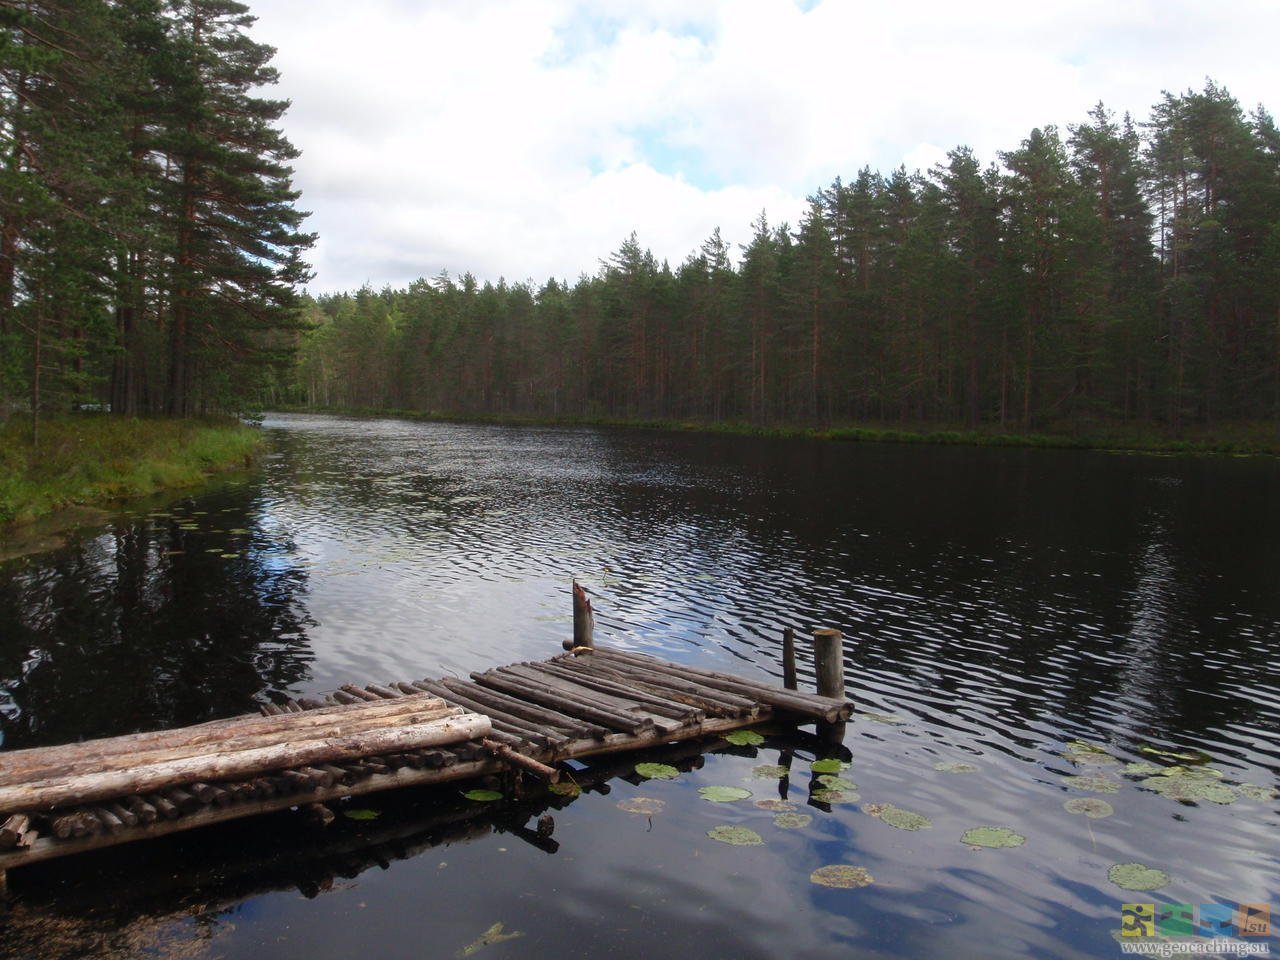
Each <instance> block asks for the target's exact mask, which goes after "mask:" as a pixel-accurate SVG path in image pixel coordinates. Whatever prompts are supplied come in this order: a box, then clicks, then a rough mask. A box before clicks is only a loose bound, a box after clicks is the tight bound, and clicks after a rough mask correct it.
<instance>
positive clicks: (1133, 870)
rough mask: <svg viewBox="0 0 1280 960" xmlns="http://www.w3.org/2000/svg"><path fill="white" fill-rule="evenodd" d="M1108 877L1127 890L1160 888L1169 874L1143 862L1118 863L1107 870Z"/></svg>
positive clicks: (1167, 879) (1167, 880)
mask: <svg viewBox="0 0 1280 960" xmlns="http://www.w3.org/2000/svg"><path fill="white" fill-rule="evenodd" d="M1107 879H1108V880H1110V881H1111V882H1112V883H1114V884H1115V885H1116V886H1117V887H1123V888H1124V889H1125V890H1159V889H1160V888H1161V887H1163V886H1164V885H1165V884H1166V883H1168V882H1169V875H1168V874H1167V873H1165V872H1164V871H1163V870H1157V869H1156V868H1155V867H1148V866H1147V865H1146V864H1142V863H1117V864H1114V865H1113V866H1112V867H1111V869H1110V870H1108V871H1107Z"/></svg>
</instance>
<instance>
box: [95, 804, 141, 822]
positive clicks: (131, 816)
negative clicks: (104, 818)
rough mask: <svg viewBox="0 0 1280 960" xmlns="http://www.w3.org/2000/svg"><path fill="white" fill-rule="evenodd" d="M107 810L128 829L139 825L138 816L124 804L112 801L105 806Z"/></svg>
mask: <svg viewBox="0 0 1280 960" xmlns="http://www.w3.org/2000/svg"><path fill="white" fill-rule="evenodd" d="M103 806H104V807H105V809H107V810H110V811H111V812H112V813H113V814H115V817H116V819H117V820H119V821H120V822H121V823H123V824H124V825H125V826H127V827H136V826H137V825H138V815H137V814H136V813H134V812H133V811H132V810H130V809H128V808H127V807H126V806H125V805H124V804H122V803H118V802H116V801H112V802H111V803H107V804H104V805H103Z"/></svg>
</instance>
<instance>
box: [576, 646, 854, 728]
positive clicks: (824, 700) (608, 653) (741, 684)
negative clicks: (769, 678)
mask: <svg viewBox="0 0 1280 960" xmlns="http://www.w3.org/2000/svg"><path fill="white" fill-rule="evenodd" d="M589 655H590V656H603V657H605V658H606V659H615V660H621V661H623V662H628V663H638V664H639V665H641V666H649V667H650V668H651V669H654V670H659V671H666V672H671V673H674V674H675V675H677V676H681V675H684V676H689V677H692V678H694V679H696V680H697V681H698V682H699V683H702V684H704V685H705V686H709V687H715V688H718V689H721V690H727V691H729V692H730V693H737V694H740V695H742V696H745V697H752V698H754V699H756V700H758V701H759V702H761V703H767V704H768V705H769V706H771V707H774V708H776V709H778V710H785V711H787V712H789V713H796V714H799V715H800V716H802V717H808V718H810V719H813V720H825V721H827V722H828V723H833V722H835V721H837V720H847V719H849V717H850V716H851V715H852V714H853V704H851V703H849V702H848V701H846V700H835V699H832V698H830V697H823V696H819V695H817V694H806V693H792V692H791V691H790V690H783V689H781V688H780V687H772V686H769V685H768V684H765V683H759V682H757V681H755V680H748V679H745V678H743V677H732V676H729V675H727V674H723V673H716V672H715V671H713V670H703V669H701V668H699V667H689V666H685V665H684V664H672V663H668V662H667V661H665V660H659V659H657V658H655V657H649V656H646V655H644V654H636V653H630V652H626V653H624V652H622V651H618V650H602V649H600V648H597V649H596V650H595V651H594V653H592V654H589Z"/></svg>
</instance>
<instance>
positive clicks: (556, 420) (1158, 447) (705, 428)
mask: <svg viewBox="0 0 1280 960" xmlns="http://www.w3.org/2000/svg"><path fill="white" fill-rule="evenodd" d="M290 409H292V410H293V412H297V413H308V412H313V413H335V414H339V415H342V416H357V417H396V418H402V419H407V420H425V421H430V422H441V423H492V424H501V425H507V426H578V427H581V426H587V427H622V428H627V429H638V430H668V431H678V432H689V433H720V434H732V435H737V436H751V437H776V438H789V439H791V438H800V439H809V440H832V441H845V442H867V443H932V444H947V445H963V446H979V447H1040V448H1046V449H1062V450H1110V451H1121V452H1140V453H1165V454H1227V455H1234V456H1277V455H1280V428H1278V427H1277V426H1276V425H1275V424H1268V423H1232V424H1222V425H1219V426H1218V427H1216V428H1214V429H1213V430H1208V429H1205V428H1190V429H1187V430H1184V431H1183V432H1182V434H1181V435H1178V436H1174V435H1172V434H1169V433H1167V432H1165V431H1162V430H1161V429H1159V428H1158V427H1155V426H1152V425H1148V424H1125V423H1099V424H1096V425H1094V426H1092V427H1090V428H1088V429H1078V430H1076V431H1072V430H1069V429H1063V430H1061V431H1044V432H1035V433H1010V432H1006V431H1004V430H1001V429H999V428H998V427H986V428H983V429H978V430H965V429H960V428H955V429H950V428H945V429H944V428H936V429H933V428H921V429H914V430H913V429H910V428H901V427H895V426H883V425H858V426H833V427H805V426H794V425H785V424H783V425H760V424H754V423H743V422H737V421H727V422H708V421H703V420H641V419H635V420H628V419H620V418H608V417H529V416H517V415H511V416H492V415H488V416H486V415H480V414H475V415H455V414H444V413H435V412H422V411H415V410H332V411H321V410H313V411H308V410H306V409H303V408H290Z"/></svg>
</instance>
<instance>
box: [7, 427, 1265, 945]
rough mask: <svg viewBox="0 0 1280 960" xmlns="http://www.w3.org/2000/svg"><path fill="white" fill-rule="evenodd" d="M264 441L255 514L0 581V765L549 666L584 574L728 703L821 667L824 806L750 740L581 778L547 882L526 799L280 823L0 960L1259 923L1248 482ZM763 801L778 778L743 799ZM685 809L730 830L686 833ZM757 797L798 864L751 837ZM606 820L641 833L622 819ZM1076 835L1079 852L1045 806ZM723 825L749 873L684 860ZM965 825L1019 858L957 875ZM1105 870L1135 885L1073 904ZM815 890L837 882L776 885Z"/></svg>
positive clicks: (177, 855) (36, 566)
mask: <svg viewBox="0 0 1280 960" xmlns="http://www.w3.org/2000/svg"><path fill="white" fill-rule="evenodd" d="M266 430H267V432H268V434H269V438H270V450H271V452H270V453H269V455H268V456H267V458H266V460H265V463H264V464H263V466H262V469H261V470H260V471H259V472H258V473H256V474H254V475H252V476H248V477H242V478H236V479H233V480H230V481H225V482H222V483H220V484H219V485H217V486H215V487H213V488H211V489H209V490H207V491H203V492H201V493H200V494H199V495H196V496H189V497H185V498H182V499H180V500H177V501H157V502H153V503H149V504H145V505H141V506H138V507H137V508H135V509H134V510H132V511H131V512H129V513H126V514H123V515H121V516H118V517H116V518H114V519H113V520H112V521H111V522H110V523H108V524H107V525H106V526H105V527H100V528H96V529H90V530H85V531H81V532H80V533H78V534H75V535H73V536H72V537H71V538H70V540H69V542H68V543H67V545H66V546H65V547H63V548H61V549H57V550H54V551H52V552H47V553H42V554H37V555H32V556H28V557H26V558H22V559H18V560H12V561H9V562H7V563H4V564H0V732H2V733H3V737H4V741H3V746H4V748H19V747H25V746H32V745H36V744H47V743H57V742H63V741H69V740H75V739H78V738H83V737H94V736H102V735H109V734H115V733H122V732H128V731H133V730H138V729H144V728H155V727H162V726H167V725H174V724H183V723H190V722H195V721H199V720H203V719H208V718H211V717H216V716H225V715H230V714H234V713H238V712H243V711H246V710H251V709H253V707H254V703H255V701H260V700H262V699H264V698H270V697H273V696H275V697H282V696H284V695H292V696H297V695H300V694H309V693H317V692H321V691H325V690H329V689H332V688H333V687H335V686H337V685H338V684H341V683H345V682H352V681H355V682H368V681H377V682H384V681H387V680H400V679H412V678H419V677H425V676H433V677H435V676H441V675H444V674H451V673H452V674H458V675H462V676H465V675H466V674H467V673H468V672H470V671H472V670H476V669H482V668H485V667H489V666H493V665H497V664H500V663H506V662H511V661H515V660H520V659H531V658H541V657H545V656H549V655H551V654H554V653H556V652H558V651H559V649H560V641H561V639H562V638H564V637H565V636H566V635H567V634H568V632H569V629H570V617H569V611H570V605H569V596H568V587H569V583H570V579H571V578H572V577H577V578H578V579H579V580H580V581H581V582H582V583H583V584H584V585H585V586H586V587H588V589H589V590H590V591H591V592H592V593H593V594H594V600H593V602H594V605H595V607H596V609H597V637H598V639H600V640H601V641H602V642H605V641H607V642H611V643H613V644H615V645H619V646H624V647H628V648H632V649H637V650H643V651H647V652H652V653H655V654H657V655H660V656H664V657H667V658H669V659H674V660H679V661H687V662H691V663H698V664H701V665H706V666H711V667H714V668H719V669H724V670H728V671H733V672H737V673H742V674H747V675H751V676H757V677H761V678H773V679H777V678H779V677H780V676H781V666H780V646H781V632H782V630H783V628H784V627H786V626H792V627H795V628H796V629H797V630H799V631H801V632H802V635H803V634H805V633H807V632H808V631H810V630H812V629H813V628H815V627H819V626H831V627H837V628H839V629H841V630H843V631H844V632H845V635H846V637H847V647H846V651H847V655H846V665H845V669H846V675H847V678H848V688H849V694H850V696H851V697H852V698H853V699H854V700H855V702H856V704H857V706H858V708H859V710H860V711H862V713H861V714H859V715H858V716H857V717H856V719H855V721H854V722H852V723H850V724H849V726H848V729H847V733H846V736H845V741H844V748H845V749H846V750H847V753H846V754H845V756H847V757H848V758H849V759H850V760H851V765H850V766H849V768H848V769H847V770H845V771H844V772H843V774H842V775H843V776H844V777H845V778H847V779H849V780H853V781H855V782H856V784H857V787H856V794H857V795H858V798H859V799H857V800H856V801H852V802H846V803H837V804H831V805H826V804H815V803H813V802H810V796H809V794H810V788H811V776H810V771H809V764H810V761H811V760H813V759H814V758H815V756H820V755H823V754H824V749H823V748H822V747H821V746H820V745H819V744H817V743H815V741H814V740H813V739H812V738H811V737H807V736H805V735H803V734H801V735H798V736H791V735H788V734H785V733H784V732H781V731H777V732H770V733H769V737H768V739H767V740H766V742H765V744H764V745H763V746H760V747H754V748H741V747H739V748H730V749H727V750H726V749H724V748H723V747H720V748H717V749H716V750H713V751H711V752H709V753H707V754H705V755H703V756H698V755H697V754H696V752H691V751H689V750H684V751H677V752H676V754H674V755H672V756H670V757H666V759H668V760H670V761H671V762H674V763H675V764H676V765H677V766H679V767H680V768H681V769H682V770H683V772H682V774H681V776H680V777H679V778H678V779H677V780H674V781H670V782H657V781H644V780H642V779H641V778H639V777H637V776H635V775H634V774H633V773H630V767H631V764H632V763H633V762H634V761H635V759H636V758H634V757H632V758H625V759H622V760H620V759H618V758H614V759H612V760H610V761H609V763H610V764H612V766H607V765H602V766H601V767H600V768H598V769H592V770H586V771H583V773H582V779H583V781H584V782H598V786H597V787H596V789H594V790H589V791H587V792H585V793H584V794H583V795H582V796H580V797H578V798H576V799H574V800H572V801H571V802H563V801H561V802H559V805H558V806H557V807H556V808H554V809H551V812H552V813H553V815H554V817H555V822H556V829H555V833H554V843H552V844H546V843H541V844H539V843H538V842H537V841H536V838H534V837H533V836H532V833H531V831H530V829H529V828H530V827H532V826H533V823H532V820H531V819H530V818H531V817H532V816H534V815H535V814H538V813H541V812H542V811H543V810H544V809H548V807H547V802H546V801H545V800H543V801H540V800H538V799H536V798H532V799H530V800H528V801H526V802H524V803H523V804H515V803H511V804H505V805H502V806H501V807H500V808H499V809H496V810H489V811H486V812H485V813H484V814H481V815H478V814H477V811H476V809H475V804H472V803H471V802H469V801H464V800H462V798H461V797H460V796H459V792H458V790H457V788H456V787H451V788H448V789H441V790H436V791H422V792H417V793H412V794H408V795H404V796H379V797H375V798H370V799H369V800H368V802H367V803H362V806H365V807H371V808H375V809H376V811H377V812H378V813H379V814H380V816H379V817H378V818H377V820H375V821H354V820H347V819H345V818H339V822H338V823H337V824H335V825H334V826H333V827H331V828H329V829H328V830H326V831H319V830H317V829H316V828H313V827H310V826H308V825H307V824H305V823H302V822H300V821H301V820H302V819H303V818H301V817H300V816H296V815H292V816H291V815H282V816H278V817H272V818H266V819H264V820H263V821H261V822H256V823H250V824H242V825H239V826H235V827H231V828H228V829H225V830H214V831H197V832H195V833H193V834H189V835H181V836H179V837H175V838H173V839H171V840H166V841H157V842H153V843H147V844H137V845H133V846H131V847H125V848H120V849H119V850H116V851H108V852H105V853H103V854H101V855H95V856H91V857H83V858H71V859H67V860H62V861H55V862H52V863H49V864H46V865H41V866H38V867H33V868H29V869H28V870H26V871H20V872H15V873H14V875H13V877H12V878H11V886H12V888H13V892H12V902H11V903H10V905H9V907H8V908H7V910H6V909H5V908H0V926H3V927H5V928H6V929H5V931H4V934H3V936H2V937H0V956H6V957H7V956H24V957H25V956H30V957H73V956H84V957H101V956H110V957H116V956H118V957H134V956H139V957H141V956H148V957H153V956H182V957H188V956H189V957H211V958H212V957H224V958H250V957H263V956H271V957H275V958H289V957H298V958H303V957H306V958H313V960H327V958H339V957H343V958H345V957H350V956H353V955H354V956H376V957H380V958H381V957H387V958H400V957H404V958H422V957H437V956H439V957H454V956H458V955H460V953H461V952H463V951H465V949H466V948H467V947H468V945H471V944H474V943H475V942H476V941H477V939H478V938H480V937H481V935H482V934H484V933H485V931H486V930H489V929H490V928H491V927H492V926H493V925H494V924H496V923H499V922H500V923H502V924H503V928H502V931H503V932H504V933H511V932H518V933H520V934H521V936H520V937H519V938H517V939H513V940H510V941H506V942H498V943H493V944H491V945H488V946H484V947H483V948H482V949H481V950H478V951H476V952H475V954H474V955H476V956H478V957H480V958H481V960H502V958H504V957H508V958H510V957H534V958H547V960H550V958H557V960H559V958H566V957H592V958H596V957H602V956H607V957H611V958H612V957H621V958H629V957H636V958H641V957H643V958H651V957H666V956H678V957H685V956H688V957H707V958H718V957H735V958H737V957H788V958H827V957H833V958H834V957H841V958H845V957H883V958H923V957H1031V956H1035V957H1099V956H1113V955H1114V956H1119V955H1120V948H1119V946H1118V945H1117V943H1116V942H1115V940H1114V939H1113V936H1112V934H1113V931H1116V930H1118V929H1119V928H1120V925H1121V904H1122V903H1125V902H1131V901H1147V900H1151V901H1157V902H1167V903H1189V904H1202V903H1213V902H1216V903H1223V902H1246V903H1264V904H1265V903H1269V904H1272V905H1273V909H1274V910H1276V911H1277V912H1280V829H1278V827H1280V801H1277V800H1276V798H1275V794H1274V787H1275V785H1276V783H1277V777H1278V775H1280V626H1278V624H1280V464H1278V463H1277V462H1276V461H1274V460H1253V459H1249V460H1245V459H1174V458H1161V457H1152V456H1121V455H1111V454H1100V453H1080V452H1066V451H1041V450H1001V449H974V448H960V447H954V448H953V447H927V446H906V445H903V446H897V445H877V444H844V445H842V444H824V443H812V442H803V441H769V440H756V439H745V438H739V437H715V436H696V435H683V434H679V435H677V434H661V433H649V432H629V431H611V430H591V429H551V428H548V429H526V428H504V427H495V426H464V425H439V424H417V423H407V422H401V421H394V420H375V421H369V420H346V419H338V418H326V417H305V416H280V417H273V418H270V419H269V420H268V421H267V423H266ZM804 650H805V645H804V644H803V643H802V644H801V652H802V658H801V665H800V673H801V685H802V686H809V687H811V686H812V682H813V670H812V666H811V664H810V663H809V662H807V661H806V660H805V658H804V657H803V653H804ZM1075 741H1086V742H1087V743H1089V744H1092V745H1095V746H1096V747H1098V748H1100V749H1101V750H1103V751H1105V754H1106V755H1105V756H1101V755H1099V754H1098V753H1094V752H1090V751H1082V750H1081V749H1080V748H1079V747H1078V746H1077V747H1076V748H1075V749H1074V750H1073V748H1072V744H1073V742H1075ZM1152 751H1161V752H1152ZM1176 753H1184V754H1186V755H1187V756H1188V757H1192V758H1193V759H1194V760H1196V761H1201V760H1203V759H1204V758H1205V756H1207V758H1208V759H1209V763H1208V767H1209V768H1210V769H1211V770H1212V771H1216V773H1214V772H1211V773H1207V774H1203V773H1202V774H1201V776H1202V777H1208V778H1212V779H1214V780H1215V781H1216V782H1217V783H1218V784H1219V786H1225V787H1228V788H1230V789H1229V790H1227V791H1226V792H1225V794H1224V793H1223V792H1222V791H1221V790H1218V791H1216V793H1215V796H1216V797H1217V799H1219V800H1224V799H1230V800H1231V801H1232V802H1230V803H1218V802H1212V801H1210V800H1206V799H1203V798H1202V799H1200V800H1199V801H1198V802H1182V801H1179V800H1178V799H1177V798H1176V797H1171V796H1166V795H1163V794H1161V793H1158V792H1155V791H1154V790H1152V789H1150V788H1148V787H1146V786H1144V785H1143V781H1144V780H1145V779H1146V777H1147V776H1149V775H1150V774H1149V773H1142V772H1140V770H1138V769H1137V768H1134V769H1130V768H1127V767H1126V766H1124V765H1125V764H1133V763H1140V762H1141V763H1151V764H1155V765H1157V766H1168V765H1171V764H1177V763H1179V761H1178V759H1177V758H1174V757H1171V756H1168V755H1167V754H1176ZM948 762H962V763H967V764H970V765H972V767H974V768H976V769H974V770H973V771H972V772H969V773H948V772H943V771H941V770H939V769H937V768H936V765H938V764H945V763H948ZM780 763H782V764H789V765H790V766H791V770H792V773H791V776H790V778H789V779H788V780H785V781H777V780H772V779H763V778H760V777H757V776H755V775H753V768H755V767H757V766H759V765H778V764H780ZM1181 765H1182V766H1186V767H1191V762H1190V761H1185V762H1183V763H1182V764H1181ZM1195 769H1199V770H1202V771H1203V770H1204V769H1205V765H1204V764H1197V765H1196V766H1195ZM1217 774H1220V775H1221V776H1220V778H1219V777H1218V776H1217ZM1081 775H1084V776H1095V777H1102V778H1104V779H1103V781H1102V782H1101V783H1097V782H1090V781H1084V782H1082V781H1079V780H1072V779H1070V778H1072V777H1075V776H1081ZM707 785H733V786H742V787H746V788H747V789H749V790H751V791H752V793H753V798H752V799H750V800H745V801H738V802H734V803H724V804H716V803H708V802H705V801H703V800H702V799H700V797H699V795H698V792H697V789H698V788H699V787H702V786H707ZM1086 786H1091V787H1093V788H1094V789H1093V790H1088V789H1084V788H1085V787H1086ZM1097 789H1102V790H1107V791H1110V792H1107V793H1099V792H1096V790H1097ZM783 793H785V794H786V795H787V797H788V799H789V800H791V801H793V802H795V804H796V811H797V812H802V813H806V814H808V815H810V816H811V817H812V820H811V821H810V822H809V823H808V824H807V825H805V826H803V827H801V828H799V829H782V828H780V827H778V826H776V825H775V824H774V822H773V816H774V813H773V811H769V810H765V809H761V808H759V807H757V806H755V805H754V804H753V802H752V801H753V800H755V799H767V798H778V797H779V796H780V795H781V794H783ZM635 797H649V798H654V799H658V800H662V801H664V802H665V807H664V809H663V810H662V811H661V812H660V813H657V814H655V815H653V816H651V817H644V816H637V815H635V814H631V813H627V812H625V811H624V810H622V809H620V808H619V806H618V803H619V802H620V801H624V800H628V799H631V798H635ZM1079 797H1094V798H1097V799H1101V800H1105V801H1107V802H1108V803H1109V804H1110V805H1111V806H1112V807H1113V808H1114V814H1113V815H1112V816H1108V817H1106V818H1103V819H1096V820H1095V819H1088V818H1086V817H1084V816H1081V815H1079V814H1073V813H1070V812H1068V811H1067V810H1066V809H1064V806H1063V804H1064V802H1065V801H1068V800H1071V799H1073V798H1079ZM881 803H889V804H895V805H897V806H899V807H903V808H906V809H908V810H910V811H914V812H916V813H919V814H921V815H923V816H925V817H927V818H929V820H930V821H931V826H929V827H927V828H926V829H921V830H919V831H915V832H911V831H906V830H901V829H896V828H894V827H893V826H891V825H890V824H889V823H888V822H885V820H884V819H881V818H879V817H876V816H873V815H871V814H870V813H868V807H869V806H870V805H872V804H881ZM872 809H874V808H872ZM720 824H731V825H741V826H746V827H749V828H751V829H753V830H755V831H757V832H758V833H759V834H760V835H761V837H763V839H764V843H763V845H760V846H754V847H733V846H728V845H725V844H721V843H717V842H715V841H713V840H712V839H710V838H709V837H708V836H707V831H708V830H709V829H710V828H712V827H714V826H716V825H720ZM984 825H992V826H1005V827H1009V828H1011V829H1012V830H1014V831H1016V832H1017V833H1019V834H1021V835H1023V836H1025V838H1026V842H1025V844H1023V845H1022V846H1020V847H1016V848H1010V849H979V848H975V847H973V846H971V845H969V844H966V843H962V842H961V840H960V838H961V836H962V834H964V833H965V831H966V830H968V829H970V828H972V827H978V826H984ZM1135 861H1136V862H1141V863H1143V864H1146V865H1148V866H1150V867H1154V868H1157V869H1159V870H1163V871H1165V872H1166V873H1167V874H1168V877H1169V881H1168V883H1167V885H1166V886H1164V887H1162V888H1161V889H1159V890H1157V891H1154V892H1146V893H1133V892H1129V891H1126V890H1123V889H1121V888H1120V887H1118V886H1116V885H1114V884H1113V883H1112V882H1111V881H1110V880H1109V878H1108V871H1109V868H1110V866H1111V865H1113V864H1117V863H1126V862H1135ZM839 863H843V864H851V865H856V866H861V867H864V868H866V869H867V870H868V871H869V872H870V873H871V874H872V876H873V877H874V882H873V884H872V885H870V886H867V887H864V888H861V889H854V890H839V889H828V888H825V887H822V886H818V885H815V884H813V883H811V882H810V873H811V871H813V870H815V869H816V868H818V867H821V866H823V865H827V864H839ZM1266 942H1267V943H1269V944H1272V945H1274V944H1275V943H1276V938H1274V937H1273V938H1271V939H1269V940H1267V941H1266Z"/></svg>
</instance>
